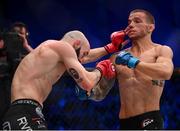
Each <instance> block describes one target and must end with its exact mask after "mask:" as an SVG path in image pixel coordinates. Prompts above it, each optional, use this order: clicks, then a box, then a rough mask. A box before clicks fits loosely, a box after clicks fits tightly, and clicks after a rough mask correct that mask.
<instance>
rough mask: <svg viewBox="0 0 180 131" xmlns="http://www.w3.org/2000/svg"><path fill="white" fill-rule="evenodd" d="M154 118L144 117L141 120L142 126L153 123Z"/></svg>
mask: <svg viewBox="0 0 180 131" xmlns="http://www.w3.org/2000/svg"><path fill="white" fill-rule="evenodd" d="M153 122H154V120H153V119H145V120H144V121H143V122H142V126H143V127H146V126H147V125H149V124H151V123H153Z"/></svg>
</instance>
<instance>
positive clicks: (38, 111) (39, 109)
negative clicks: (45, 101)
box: [36, 107, 44, 120]
mask: <svg viewBox="0 0 180 131" xmlns="http://www.w3.org/2000/svg"><path fill="white" fill-rule="evenodd" d="M36 113H37V114H38V116H39V117H40V118H42V119H43V120H44V115H43V113H42V110H41V108H40V107H36Z"/></svg>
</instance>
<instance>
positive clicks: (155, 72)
mask: <svg viewBox="0 0 180 131" xmlns="http://www.w3.org/2000/svg"><path fill="white" fill-rule="evenodd" d="M135 70H138V71H140V72H142V73H144V74H146V75H148V76H150V77H151V78H152V79H153V80H169V79H170V77H171V75H172V68H171V67H169V66H168V65H167V64H166V63H145V62H139V63H138V64H137V66H136V68H135Z"/></svg>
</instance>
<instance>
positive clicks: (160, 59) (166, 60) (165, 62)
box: [156, 56, 173, 69]
mask: <svg viewBox="0 0 180 131" xmlns="http://www.w3.org/2000/svg"><path fill="white" fill-rule="evenodd" d="M156 63H162V64H163V65H164V66H166V67H167V68H171V69H173V62H172V59H171V58H165V57H162V56H161V57H158V59H157V60H156Z"/></svg>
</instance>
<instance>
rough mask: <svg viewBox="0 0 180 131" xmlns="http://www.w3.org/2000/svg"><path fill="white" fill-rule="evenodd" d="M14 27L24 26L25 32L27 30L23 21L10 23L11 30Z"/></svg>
mask: <svg viewBox="0 0 180 131" xmlns="http://www.w3.org/2000/svg"><path fill="white" fill-rule="evenodd" d="M14 27H19V28H25V29H26V32H28V29H27V26H26V24H24V23H23V22H15V23H13V24H12V25H11V29H12V30H13V28H14Z"/></svg>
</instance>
